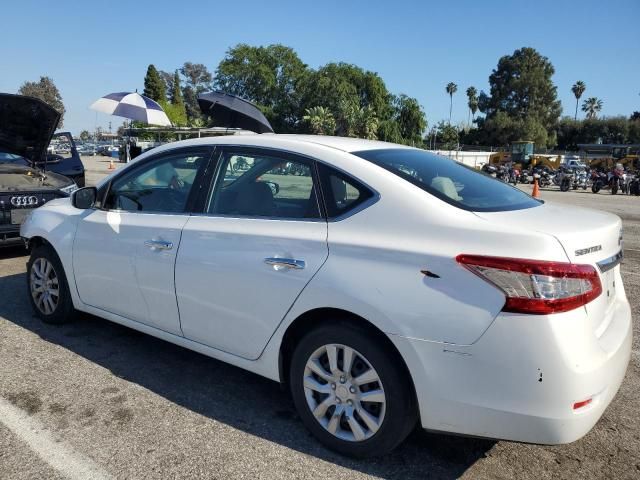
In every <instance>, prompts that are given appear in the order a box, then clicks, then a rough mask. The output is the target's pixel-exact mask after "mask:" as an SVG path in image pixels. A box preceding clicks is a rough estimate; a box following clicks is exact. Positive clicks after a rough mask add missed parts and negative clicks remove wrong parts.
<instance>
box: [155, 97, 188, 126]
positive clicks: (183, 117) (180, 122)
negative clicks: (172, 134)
mask: <svg viewBox="0 0 640 480" xmlns="http://www.w3.org/2000/svg"><path fill="white" fill-rule="evenodd" d="M158 103H159V104H160V106H161V107H162V109H163V110H164V113H166V114H167V117H168V118H169V121H170V122H171V123H172V124H173V126H174V127H186V126H188V125H189V121H188V119H187V111H186V109H185V108H184V103H179V104H173V103H169V102H168V101H166V100H161V101H160V102H158Z"/></svg>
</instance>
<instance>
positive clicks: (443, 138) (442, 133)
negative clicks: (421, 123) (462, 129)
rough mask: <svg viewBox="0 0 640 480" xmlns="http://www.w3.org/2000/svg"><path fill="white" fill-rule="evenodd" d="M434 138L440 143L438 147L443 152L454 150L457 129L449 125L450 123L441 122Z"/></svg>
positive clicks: (456, 142)
mask: <svg viewBox="0 0 640 480" xmlns="http://www.w3.org/2000/svg"><path fill="white" fill-rule="evenodd" d="M436 128H437V130H436V131H437V133H436V138H437V139H438V140H439V141H440V147H441V148H442V149H443V150H455V149H457V148H458V145H459V139H458V129H457V128H456V127H454V126H453V125H451V123H445V122H444V121H441V122H439V123H438V125H437V127H436Z"/></svg>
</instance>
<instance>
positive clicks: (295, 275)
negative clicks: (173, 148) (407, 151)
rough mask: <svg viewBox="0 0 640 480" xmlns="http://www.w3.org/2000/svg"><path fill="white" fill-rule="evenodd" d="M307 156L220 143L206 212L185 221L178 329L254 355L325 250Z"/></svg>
mask: <svg viewBox="0 0 640 480" xmlns="http://www.w3.org/2000/svg"><path fill="white" fill-rule="evenodd" d="M317 192H318V183H317V179H316V167H315V164H314V162H312V161H310V160H308V159H305V158H299V157H297V156H292V155H290V154H285V153H279V152H274V151H273V150H264V151H263V150H259V149H248V148H244V147H226V148H223V149H221V151H220V155H219V157H218V162H217V170H216V175H215V176H214V180H213V182H212V188H211V191H210V193H209V194H208V195H207V197H206V198H205V201H204V202H203V208H202V210H203V213H202V214H200V215H192V216H191V217H190V218H189V220H188V221H187V223H186V225H185V226H184V229H183V232H182V240H181V243H180V249H179V251H178V257H177V260H176V274H175V281H176V294H177V298H178V307H179V310H180V320H181V325H182V331H183V333H184V336H185V337H187V338H189V339H191V340H194V341H197V342H199V343H203V344H205V345H208V346H211V347H214V348H217V349H219V350H223V351H225V352H229V353H232V354H235V355H238V356H241V357H244V358H248V359H255V358H258V357H259V356H260V354H261V352H262V350H263V349H264V347H265V345H266V344H267V342H268V340H269V338H270V337H271V335H272V334H273V332H274V331H275V329H276V328H277V326H278V324H279V323H280V322H281V321H282V319H283V318H284V316H285V315H286V313H287V311H288V310H289V308H290V307H291V305H292V304H293V303H294V301H295V300H296V298H297V297H298V295H299V294H300V293H301V292H302V290H303V289H304V288H305V286H306V285H307V283H308V282H309V281H310V280H311V278H312V277H313V275H314V274H315V273H316V272H317V271H318V270H319V269H320V267H321V266H322V264H323V263H324V261H325V260H326V258H327V255H328V248H327V223H326V220H325V219H324V218H323V215H321V210H320V205H319V195H317Z"/></svg>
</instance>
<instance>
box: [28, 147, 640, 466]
mask: <svg viewBox="0 0 640 480" xmlns="http://www.w3.org/2000/svg"><path fill="white" fill-rule="evenodd" d="M240 158H242V159H243V162H244V163H243V168H241V169H240V168H236V165H237V163H238V161H239V159H240ZM22 236H23V237H24V238H25V240H26V242H27V243H28V246H29V248H30V250H31V257H30V260H29V263H28V267H27V271H28V279H29V280H28V286H27V288H28V296H29V299H30V301H31V303H32V306H33V309H34V311H35V313H36V315H38V316H39V317H40V318H41V319H42V320H43V321H45V322H48V323H54V324H58V323H63V322H67V321H69V320H71V319H72V318H73V316H74V312H76V311H82V312H88V313H91V314H94V315H97V316H100V317H103V318H106V319H108V320H111V321H113V322H116V323H119V324H122V325H125V326H128V327H130V328H133V329H136V330H139V331H142V332H146V333H148V334H151V335H154V336H156V337H158V338H161V339H164V340H167V341H169V342H173V343H175V344H178V345H181V346H184V347H186V348H189V349H192V350H195V351H197V352H200V353H202V354H204V355H208V356H210V357H213V358H217V359H219V360H222V361H225V362H228V363H230V364H233V365H236V366H239V367H241V368H245V369H247V370H250V371H252V372H255V373H257V374H259V375H263V376H265V377H268V378H270V379H273V380H276V381H279V382H283V383H284V384H286V385H287V386H288V388H289V390H290V392H291V395H292V397H293V401H294V403H295V405H296V408H297V410H298V412H299V414H300V418H301V419H302V421H303V423H304V424H305V425H306V426H307V427H308V428H309V430H310V431H311V432H312V433H313V434H314V435H315V436H316V437H317V438H318V439H319V440H320V441H321V442H323V443H324V444H325V445H327V446H329V447H330V448H333V449H335V450H337V451H338V452H341V453H343V454H347V455H354V456H372V455H381V454H384V453H386V452H389V451H390V450H392V449H393V448H394V447H395V446H397V445H398V444H399V443H401V442H402V441H403V440H404V439H405V437H406V436H407V435H408V434H409V432H411V431H412V429H413V428H414V427H415V426H416V424H419V425H421V426H422V427H423V428H425V429H429V430H435V431H441V432H450V433H456V434H464V435H471V436H478V437H490V438H499V439H507V440H514V441H520V442H531V443H544V444H558V443H566V442H572V441H574V440H577V439H578V438H580V437H582V436H583V435H585V434H586V433H587V432H588V431H589V430H590V429H591V428H592V427H593V426H594V424H595V423H596V422H597V421H598V419H599V418H600V417H601V415H602V414H603V412H604V410H605V409H606V407H607V405H609V403H610V402H611V400H612V399H613V397H614V395H615V394H616V392H617V391H618V388H619V387H620V384H621V382H622V379H623V378H624V375H625V370H626V368H627V364H628V363H629V358H630V354H631V332H632V323H631V311H630V307H629V303H628V301H627V299H626V296H625V292H624V287H623V285H622V278H621V276H620V268H619V262H620V259H621V258H622V250H621V239H622V231H621V221H620V219H619V218H618V217H617V216H615V215H611V214H608V213H604V212H599V211H591V210H586V209H577V208H576V209H573V208H570V207H565V206H557V205H554V204H552V203H551V202H546V203H545V202H542V201H539V200H537V199H534V198H532V197H530V196H529V195H527V194H525V193H523V192H521V191H520V190H518V189H516V188H514V187H512V186H511V185H508V184H506V183H504V182H501V181H497V180H496V179H493V178H490V177H488V176H487V175H483V174H481V173H478V172H476V171H474V170H472V169H469V168H467V167H465V166H463V165H460V164H458V163H456V162H454V161H452V160H449V159H447V158H443V157H438V156H435V155H433V154H431V153H429V152H426V151H424V150H420V149H415V148H410V147H406V146H400V145H392V144H388V143H383V142H375V141H368V140H360V139H354V138H334V137H324V136H302V135H300V136H295V135H293V136H289V135H243V136H234V137H215V138H202V139H195V140H188V141H183V142H176V143H172V144H168V145H164V146H161V147H158V148H155V149H153V150H152V151H150V152H148V153H145V154H143V155H141V156H140V157H139V158H138V160H137V161H136V162H133V163H130V164H128V165H126V166H124V167H122V168H121V169H119V170H118V171H116V172H115V173H113V174H112V175H111V176H109V177H108V178H106V179H105V180H104V181H102V183H100V184H99V185H98V186H97V187H87V188H83V189H80V190H78V191H76V192H75V193H74V194H73V195H72V197H71V199H59V200H55V201H52V202H49V203H48V204H46V205H45V206H44V207H42V208H39V209H37V210H36V211H35V212H34V213H33V214H32V215H31V216H30V217H29V219H28V220H27V221H26V222H25V223H24V224H23V226H22ZM139 368H141V369H144V368H145V366H144V365H140V366H139ZM221 388H223V387H221ZM254 401H255V402H258V403H259V402H260V401H261V400H260V399H259V398H256V399H254Z"/></svg>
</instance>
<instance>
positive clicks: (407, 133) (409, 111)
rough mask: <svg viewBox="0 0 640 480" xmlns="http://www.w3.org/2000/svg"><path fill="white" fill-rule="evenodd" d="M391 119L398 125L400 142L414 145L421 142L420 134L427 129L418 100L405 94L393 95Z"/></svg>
mask: <svg viewBox="0 0 640 480" xmlns="http://www.w3.org/2000/svg"><path fill="white" fill-rule="evenodd" d="M392 119H393V120H394V122H395V124H397V125H398V133H399V135H400V138H399V140H400V142H401V143H409V144H411V145H416V144H419V143H421V142H422V134H423V132H424V131H425V130H426V129H427V120H426V117H425V114H424V111H423V110H422V107H421V106H420V104H419V103H418V100H416V99H415V98H412V97H409V96H407V95H405V94H400V95H399V96H397V97H395V98H394V101H393V114H392ZM379 136H380V137H381V135H379Z"/></svg>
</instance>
